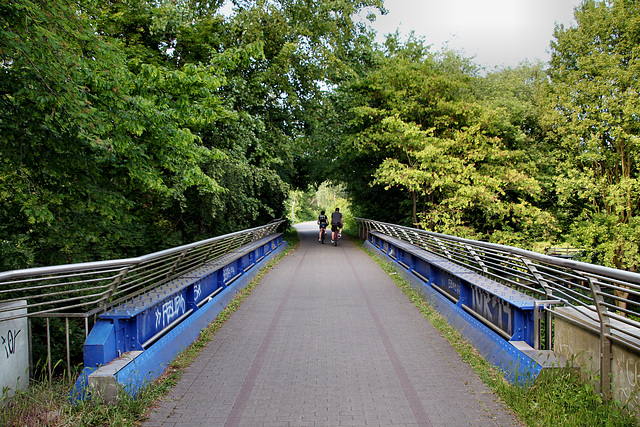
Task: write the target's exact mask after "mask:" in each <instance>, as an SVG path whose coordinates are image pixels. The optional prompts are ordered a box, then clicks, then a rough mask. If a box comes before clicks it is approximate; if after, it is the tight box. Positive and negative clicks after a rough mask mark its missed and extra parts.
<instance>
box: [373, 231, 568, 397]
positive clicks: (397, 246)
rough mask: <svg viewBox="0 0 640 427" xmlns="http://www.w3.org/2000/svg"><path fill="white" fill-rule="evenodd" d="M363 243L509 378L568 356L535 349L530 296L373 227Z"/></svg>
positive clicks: (519, 378)
mask: <svg viewBox="0 0 640 427" xmlns="http://www.w3.org/2000/svg"><path fill="white" fill-rule="evenodd" d="M365 247H367V248H368V249H370V250H372V251H373V252H374V253H375V254H376V255H378V256H380V257H382V258H383V259H387V260H391V261H393V262H394V264H395V265H396V269H397V270H398V271H399V272H400V273H401V274H403V276H404V277H405V278H406V279H407V280H408V281H409V282H410V283H411V286H412V287H413V288H414V289H415V290H416V291H418V292H419V293H420V294H421V295H422V296H423V297H424V298H425V299H426V300H427V301H429V302H430V303H431V305H432V306H433V307H434V308H435V309H436V310H438V311H439V312H440V314H442V315H443V316H444V317H445V318H446V319H447V321H448V322H449V324H450V325H452V326H453V327H454V328H456V329H457V330H458V331H459V332H460V333H461V334H462V335H463V336H464V337H465V338H466V339H467V340H468V341H469V342H470V343H471V344H472V345H473V346H474V347H475V348H476V349H477V350H478V351H479V352H480V354H482V356H483V357H484V358H485V359H487V360H488V361H489V362H490V363H492V364H493V365H494V366H496V367H498V368H499V369H500V370H501V371H502V372H503V373H504V375H505V377H506V379H507V380H508V381H510V382H512V383H518V384H521V385H523V384H527V383H529V382H531V381H534V380H535V379H536V378H537V377H538V376H539V374H540V373H541V372H542V371H543V370H545V369H554V368H564V367H566V366H568V362H567V361H566V360H565V359H564V358H562V357H561V356H560V355H558V354H556V353H555V352H553V351H548V350H535V349H534V348H533V345H534V309H535V301H536V300H535V299H534V298H533V297H531V296H529V295H526V294H523V293H521V292H519V291H517V290H515V289H512V288H509V287H507V286H504V285H502V284H500V283H497V282H495V281H494V280H491V279H489V278H487V277H484V276H482V275H480V274H478V273H476V272H474V271H472V270H469V269H468V268H466V267H464V266H461V265H459V264H456V263H453V262H451V261H449V260H447V259H444V258H442V257H440V256H438V255H435V254H433V253H431V252H428V251H425V250H423V249H421V248H419V247H416V246H413V245H410V244H409V243H407V242H404V241H402V240H399V239H395V238H393V237H390V236H386V235H384V234H382V233H378V232H376V231H372V232H370V233H369V238H368V241H367V242H365Z"/></svg>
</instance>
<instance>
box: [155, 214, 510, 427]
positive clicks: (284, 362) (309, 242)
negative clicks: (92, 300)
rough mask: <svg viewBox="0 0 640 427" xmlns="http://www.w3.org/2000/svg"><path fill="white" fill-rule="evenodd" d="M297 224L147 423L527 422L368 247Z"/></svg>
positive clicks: (476, 424) (492, 423)
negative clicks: (293, 246) (288, 245)
mask: <svg viewBox="0 0 640 427" xmlns="http://www.w3.org/2000/svg"><path fill="white" fill-rule="evenodd" d="M297 229H298V231H299V234H300V239H301V244H300V248H299V249H298V250H297V251H295V252H293V253H291V254H289V256H287V257H286V258H284V259H283V260H281V261H280V262H279V263H278V265H277V266H275V267H274V268H273V270H272V271H271V272H269V273H268V274H267V275H266V276H265V277H264V279H263V280H262V283H261V284H260V285H259V286H257V287H256V288H255V289H254V291H253V293H252V294H251V296H250V297H249V298H248V299H247V300H245V302H244V303H243V304H242V305H241V307H240V309H239V310H238V311H237V312H236V313H234V314H233V315H232V316H231V318H230V319H229V320H228V321H227V323H226V324H225V325H224V326H223V327H222V328H221V329H220V331H219V332H218V333H217V334H216V335H215V337H214V338H213V340H212V341H211V343H210V344H209V345H208V346H207V347H206V348H205V349H204V350H203V352H202V353H201V354H200V355H199V357H198V358H197V360H196V361H195V362H194V363H193V364H192V365H191V366H190V367H189V368H187V370H186V372H185V374H184V375H183V377H182V379H181V380H180V382H179V383H178V384H177V385H176V386H175V387H174V389H173V390H172V391H171V392H170V394H169V395H168V396H167V397H166V398H165V399H164V401H163V402H162V403H161V405H160V406H159V407H158V408H156V409H155V410H154V411H153V412H152V413H151V414H150V417H149V420H148V421H147V422H145V423H144V424H143V425H144V426H148V427H152V426H165V427H166V426H252V427H253V426H276V427H281V426H459V425H463V426H468V425H473V426H516V425H520V424H519V423H518V422H517V420H516V418H515V417H514V415H513V414H512V413H511V412H509V411H508V410H507V409H505V407H504V406H503V405H502V404H501V403H500V402H499V401H498V399H497V397H496V396H495V395H494V394H493V393H492V392H491V390H489V389H488V388H487V387H486V386H485V385H484V384H483V383H482V382H481V381H480V379H479V378H478V377H477V376H476V375H475V374H474V373H473V371H472V370H471V368H470V367H469V366H468V365H467V364H465V363H464V362H462V361H461V360H460V357H459V356H458V354H457V353H456V352H455V351H454V350H453V349H452V348H451V346H450V345H449V343H448V342H447V341H445V340H444V339H443V338H442V337H441V336H440V334H439V333H438V332H437V331H436V330H435V329H434V328H433V327H432V326H431V324H430V323H429V322H427V321H426V320H425V319H424V318H423V317H422V316H421V315H420V314H419V312H418V311H417V310H416V309H415V307H414V306H413V305H412V304H411V303H410V302H409V301H408V299H407V298H406V296H405V295H404V294H402V292H401V291H400V290H399V289H398V288H397V287H396V286H395V285H394V283H393V282H392V281H391V280H390V279H389V277H388V276H387V275H386V274H385V273H384V272H383V271H382V270H381V269H380V268H379V267H378V266H377V265H376V264H375V262H373V261H372V260H371V259H370V258H369V257H368V256H367V255H366V254H365V253H364V252H363V251H361V250H360V249H358V248H357V247H356V246H355V245H354V244H353V243H351V242H349V241H348V239H343V240H340V245H339V246H338V247H337V248H336V247H333V246H330V245H328V244H326V243H325V244H324V245H321V244H320V243H319V242H318V238H317V229H316V225H315V223H305V224H301V225H299V226H298V227H297Z"/></svg>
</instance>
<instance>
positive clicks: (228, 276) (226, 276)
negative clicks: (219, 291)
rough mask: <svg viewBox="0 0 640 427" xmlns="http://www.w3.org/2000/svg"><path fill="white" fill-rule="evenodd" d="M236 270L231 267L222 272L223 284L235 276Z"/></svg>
mask: <svg viewBox="0 0 640 427" xmlns="http://www.w3.org/2000/svg"><path fill="white" fill-rule="evenodd" d="M235 272H236V269H235V268H234V267H232V266H226V267H225V268H224V269H223V270H222V278H223V280H224V281H225V283H226V282H227V281H228V280H229V279H231V278H232V277H233V276H234V275H235Z"/></svg>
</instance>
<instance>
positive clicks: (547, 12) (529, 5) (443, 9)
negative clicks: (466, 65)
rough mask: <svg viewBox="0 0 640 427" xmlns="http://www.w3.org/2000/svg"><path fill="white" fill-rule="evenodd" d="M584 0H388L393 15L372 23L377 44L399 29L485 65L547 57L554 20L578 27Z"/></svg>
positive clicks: (386, 0) (387, 4) (546, 58)
mask: <svg viewBox="0 0 640 427" xmlns="http://www.w3.org/2000/svg"><path fill="white" fill-rule="evenodd" d="M579 4H580V0H385V7H386V8H387V10H388V11H389V13H388V14H387V15H385V16H378V17H377V19H376V22H374V23H373V24H371V26H372V27H373V28H374V29H375V30H376V31H377V32H378V39H377V41H378V42H382V41H383V40H384V35H385V34H388V33H393V32H395V31H396V29H398V30H400V33H401V34H402V35H408V34H409V33H410V32H411V30H414V31H415V33H416V34H417V35H419V36H424V37H425V42H426V44H431V45H432V49H431V50H432V51H438V50H440V49H441V48H442V47H443V45H444V44H448V46H449V48H451V49H454V50H457V51H461V52H464V55H465V56H467V57H475V62H476V63H477V64H479V65H481V66H483V67H486V68H487V69H489V70H491V69H493V68H494V67H503V66H507V67H515V66H517V65H518V64H519V63H520V62H521V61H523V60H529V61H531V62H534V61H535V60H536V59H540V60H542V61H545V62H546V61H548V60H549V58H550V56H549V54H548V51H549V44H550V43H551V40H552V39H553V29H554V27H555V24H556V23H562V24H564V25H565V26H570V25H575V20H574V19H573V9H574V7H575V6H577V5H579Z"/></svg>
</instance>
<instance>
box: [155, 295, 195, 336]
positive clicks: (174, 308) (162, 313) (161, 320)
mask: <svg viewBox="0 0 640 427" xmlns="http://www.w3.org/2000/svg"><path fill="white" fill-rule="evenodd" d="M186 307H187V304H186V302H185V299H184V297H183V296H182V295H176V296H175V297H173V299H171V300H169V301H167V302H165V303H164V304H162V310H159V309H156V313H155V315H156V330H157V329H160V328H164V327H165V326H167V325H168V324H170V323H171V322H173V321H174V320H175V319H176V318H177V317H179V316H181V315H182V314H184V312H185V311H186Z"/></svg>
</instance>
